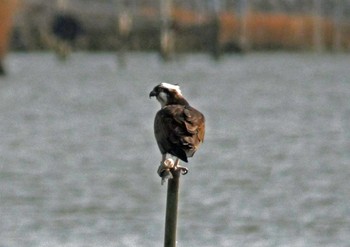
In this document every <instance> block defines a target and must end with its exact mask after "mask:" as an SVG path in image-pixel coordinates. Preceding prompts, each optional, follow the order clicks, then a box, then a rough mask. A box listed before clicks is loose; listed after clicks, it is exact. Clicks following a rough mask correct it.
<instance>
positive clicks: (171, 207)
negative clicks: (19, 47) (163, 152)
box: [164, 170, 180, 247]
mask: <svg viewBox="0 0 350 247" xmlns="http://www.w3.org/2000/svg"><path fill="white" fill-rule="evenodd" d="M171 172H172V174H173V178H172V179H168V192H167V200H166V215H165V233H164V247H176V232H177V229H176V227H177V211H178V210H177V209H178V200H179V183H180V170H176V171H174V170H172V171H171Z"/></svg>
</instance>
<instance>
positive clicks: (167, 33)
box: [160, 0, 175, 61]
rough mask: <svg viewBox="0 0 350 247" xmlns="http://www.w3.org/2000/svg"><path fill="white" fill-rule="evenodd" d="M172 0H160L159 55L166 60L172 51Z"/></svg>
mask: <svg viewBox="0 0 350 247" xmlns="http://www.w3.org/2000/svg"><path fill="white" fill-rule="evenodd" d="M171 10H172V0H161V1H160V18H161V23H160V55H161V57H162V58H163V60H164V61H168V60H170V58H171V55H173V53H174V45H175V44H174V39H175V37H174V30H173V28H172V22H173V20H172V16H171Z"/></svg>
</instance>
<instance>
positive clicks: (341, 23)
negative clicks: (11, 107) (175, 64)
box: [11, 0, 350, 52]
mask: <svg viewBox="0 0 350 247" xmlns="http://www.w3.org/2000/svg"><path fill="white" fill-rule="evenodd" d="M61 2H62V1H61ZM169 2H170V1H169ZM171 2H172V6H171V9H170V12H169V16H168V17H167V18H168V22H169V23H170V24H169V25H168V27H169V29H170V30H171V31H172V33H173V36H172V37H173V38H174V41H173V43H174V49H175V51H176V52H191V51H207V50H215V49H219V50H220V51H221V52H242V51H250V50H279V49H282V50H319V51H321V50H327V51H348V50H349V49H350V19H349V18H348V12H349V10H348V9H349V8H350V6H349V4H348V3H346V2H344V4H343V5H337V2H336V1H328V2H327V6H326V5H324V6H321V5H320V6H318V5H315V6H313V5H312V4H310V2H312V1H305V2H304V4H299V5H300V6H297V5H296V4H295V6H297V7H294V9H292V10H291V9H288V8H286V7H285V8H282V7H274V6H273V5H271V4H270V5H267V3H268V2H269V1H265V2H266V4H265V5H263V4H262V2H264V1H203V2H200V3H203V4H200V3H198V1H197V2H196V1H189V2H188V3H187V4H184V2H183V1H171ZM210 2H212V3H213V4H212V5H210V4H204V3H210ZM214 2H218V3H221V4H220V5H219V7H218V8H216V9H215V6H213V5H214ZM224 2H225V4H224ZM231 2H232V3H231ZM248 2H250V3H248ZM276 2H281V3H283V2H284V1H276ZM289 2H297V1H289ZM316 2H317V1H316ZM319 2H321V1H319ZM331 2H334V4H333V5H332V4H330V3H331ZM237 3H240V5H238V4H237ZM259 3H260V5H259ZM267 6H269V7H267ZM279 6H280V5H279ZM281 6H282V4H281ZM323 8H327V12H326V11H325V10H324V9H323ZM318 12H319V13H318ZM62 13H64V14H66V15H70V16H71V17H72V18H74V19H75V20H76V22H77V23H79V25H80V27H81V30H82V32H81V34H80V35H79V36H78V37H77V38H76V39H75V40H74V42H72V46H73V48H74V49H78V50H107V51H109V50H110V51H116V50H120V49H122V48H125V49H128V50H160V47H161V38H160V36H161V32H162V22H163V20H162V18H163V16H162V13H161V9H160V7H159V3H158V1H130V2H129V3H128V1H126V2H123V1H101V2H99V3H96V2H92V1H82V0H80V1H77V0H76V1H66V3H65V5H64V7H62V6H59V5H58V4H57V5H55V3H52V2H48V1H29V0H26V1H24V0H23V1H22V6H21V9H20V11H19V12H18V14H17V16H16V18H15V24H14V30H13V35H12V41H11V49H13V50H26V51H32V50H45V49H50V48H51V43H52V42H50V39H49V38H48V37H50V36H52V25H53V22H54V21H55V18H56V17H57V15H58V14H62ZM125 16H126V18H127V20H126V22H128V25H129V26H128V30H127V32H128V33H127V35H126V36H125V35H123V32H122V30H121V25H123V24H122V22H123V17H125ZM124 23H125V21H124Z"/></svg>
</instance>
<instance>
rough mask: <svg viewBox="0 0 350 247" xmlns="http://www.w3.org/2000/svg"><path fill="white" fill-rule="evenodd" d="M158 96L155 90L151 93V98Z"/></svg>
mask: <svg viewBox="0 0 350 247" xmlns="http://www.w3.org/2000/svg"><path fill="white" fill-rule="evenodd" d="M155 96H157V93H156V92H155V91H154V90H153V91H152V92H150V93H149V97H150V98H151V97H155Z"/></svg>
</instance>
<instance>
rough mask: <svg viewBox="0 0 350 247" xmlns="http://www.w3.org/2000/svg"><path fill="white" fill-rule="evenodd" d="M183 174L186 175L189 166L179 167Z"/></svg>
mask: <svg viewBox="0 0 350 247" xmlns="http://www.w3.org/2000/svg"><path fill="white" fill-rule="evenodd" d="M179 169H180V171H181V174H182V175H186V174H187V173H188V168H187V167H179Z"/></svg>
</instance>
